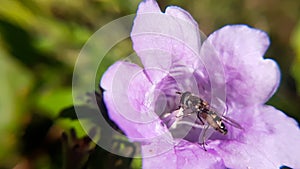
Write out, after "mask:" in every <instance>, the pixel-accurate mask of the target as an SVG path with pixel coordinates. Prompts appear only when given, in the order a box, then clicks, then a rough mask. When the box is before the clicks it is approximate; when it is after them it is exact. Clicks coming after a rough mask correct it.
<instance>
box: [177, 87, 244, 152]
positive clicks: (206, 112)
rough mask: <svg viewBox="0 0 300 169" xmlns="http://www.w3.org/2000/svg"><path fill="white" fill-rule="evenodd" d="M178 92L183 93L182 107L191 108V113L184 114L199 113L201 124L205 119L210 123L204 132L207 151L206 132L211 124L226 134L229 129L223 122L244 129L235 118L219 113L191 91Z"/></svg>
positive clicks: (183, 108)
mask: <svg viewBox="0 0 300 169" xmlns="http://www.w3.org/2000/svg"><path fill="white" fill-rule="evenodd" d="M177 94H180V95H181V98H180V108H181V109H182V110H183V111H185V110H190V113H188V114H185V115H184V116H188V115H190V114H192V113H197V117H198V119H199V120H200V122H201V125H204V124H205V123H204V121H206V123H207V124H208V125H207V126H206V127H205V128H204V133H203V143H202V145H203V148H204V150H205V151H206V148H205V146H204V145H205V133H206V131H207V129H208V128H209V126H211V127H212V128H214V129H215V130H216V131H218V132H220V133H222V134H224V135H226V134H227V132H228V130H227V129H226V126H225V124H224V123H223V122H225V123H227V124H229V125H231V126H233V127H236V128H238V129H243V128H242V126H241V125H239V124H238V123H237V122H235V121H234V120H232V119H230V118H228V117H226V116H223V115H219V114H218V113H217V112H216V111H215V110H213V108H212V107H211V106H210V105H209V103H208V102H207V101H205V100H203V99H201V98H200V97H198V96H195V95H193V94H192V93H191V92H184V93H181V92H177Z"/></svg>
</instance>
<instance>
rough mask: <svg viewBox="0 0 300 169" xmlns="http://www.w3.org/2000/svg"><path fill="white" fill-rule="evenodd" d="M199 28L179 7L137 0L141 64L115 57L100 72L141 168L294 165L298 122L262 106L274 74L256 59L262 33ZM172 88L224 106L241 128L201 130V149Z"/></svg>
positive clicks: (269, 64) (267, 62) (263, 43)
mask: <svg viewBox="0 0 300 169" xmlns="http://www.w3.org/2000/svg"><path fill="white" fill-rule="evenodd" d="M200 35H201V34H200V33H199V30H198V25H197V23H196V22H195V20H194V19H193V18H192V16H191V15H190V14H189V13H188V12H186V11H185V10H183V9H181V8H179V7H175V6H170V7H168V8H167V9H166V11H165V13H162V12H161V10H160V8H159V6H158V5H157V3H156V1H154V0H144V1H143V2H141V3H140V5H139V9H138V11H137V16H136V18H135V21H134V25H133V29H132V33H131V38H132V41H133V47H134V50H135V51H136V53H137V55H138V56H139V58H140V60H141V62H142V64H143V67H140V66H138V65H137V64H134V63H130V62H125V61H118V62H116V63H115V64H113V65H112V66H111V67H110V68H109V69H108V70H107V71H106V73H105V74H104V76H103V77H102V80H101V86H102V87H103V88H104V89H105V92H104V101H105V104H106V106H107V109H108V113H109V116H110V118H111V119H112V120H113V121H114V122H115V123H117V124H118V125H119V127H120V128H121V129H122V130H123V131H124V132H125V134H126V135H127V137H128V138H129V139H131V140H132V141H138V142H140V143H141V148H142V155H143V168H151V169H153V168H155V169H157V168H189V169H192V168H216V169H217V168H279V167H280V166H283V165H285V166H289V167H292V168H297V167H298V168H300V160H299V157H300V146H299V143H300V142H299V141H300V130H299V127H298V124H297V123H296V121H295V120H293V119H291V118H289V117H287V116H286V115H285V114H284V113H282V112H281V111H279V110H277V109H276V108H274V107H272V106H269V105H265V103H266V101H267V100H268V99H269V98H270V97H271V96H272V95H273V94H274V92H275V91H276V89H277V88H278V85H279V81H280V72H279V68H278V66H277V64H276V62H274V61H273V60H271V59H264V58H263V55H264V53H265V51H266V50H267V48H268V46H269V43H270V42H269V38H268V36H267V34H266V33H265V32H263V31H260V30H257V29H253V28H250V27H248V26H245V25H229V26H225V27H223V28H221V29H220V30H217V31H216V32H214V33H213V34H211V35H210V36H209V37H208V38H207V39H206V40H204V39H201V36H200ZM203 41H204V42H203ZM178 91H180V92H184V91H190V92H192V93H193V94H195V95H198V96H201V97H202V98H203V99H205V100H207V101H210V103H211V105H213V106H214V107H215V109H216V110H217V111H218V112H223V111H225V109H226V112H227V114H226V116H228V117H230V118H232V119H234V120H235V121H237V122H238V123H239V124H240V125H241V126H242V127H243V128H244V129H243V130H240V129H236V128H234V127H232V126H230V125H227V126H226V127H227V128H228V134H227V135H222V134H220V133H218V132H214V133H213V134H212V135H211V133H212V131H214V130H209V131H210V132H209V133H210V134H207V135H206V137H208V140H207V141H206V143H207V145H206V149H207V151H205V150H204V149H203V147H202V146H201V145H200V144H199V143H200V142H201V141H200V140H199V139H201V132H202V128H201V127H200V128H197V127H195V126H197V125H194V126H193V125H192V126H190V125H186V124H187V123H189V124H190V123H197V119H195V118H194V119H192V120H188V119H189V118H193V117H195V116H192V115H191V116H190V117H185V118H179V117H178V111H177V110H178V107H179V106H180V103H179V99H180V98H179V97H180V96H179V95H178V94H176V92H178ZM220 100H221V101H220ZM224 105H225V106H224ZM195 120H196V122H195ZM183 122H186V124H183ZM198 126H199V125H198ZM210 135H211V136H210ZM209 136H210V137H209Z"/></svg>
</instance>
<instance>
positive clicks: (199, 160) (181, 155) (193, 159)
mask: <svg viewBox="0 0 300 169" xmlns="http://www.w3.org/2000/svg"><path fill="white" fill-rule="evenodd" d="M156 146H163V145H162V144H157V145H156V144H152V145H145V146H142V149H143V150H144V151H146V150H148V151H149V150H152V151H153V150H155V149H156V148H155V147H156ZM145 147H146V148H145ZM149 147H151V148H149ZM143 168H144V169H148V168H149V169H152V168H155V169H160V168H183V169H185V168H188V169H199V168H203V169H211V168H214V169H224V168H225V166H224V163H223V161H222V159H221V158H220V157H219V156H218V155H217V154H216V152H214V151H204V150H203V148H202V147H201V146H200V145H199V144H195V143H191V142H188V141H185V140H181V141H179V144H178V145H175V146H174V148H173V149H171V150H170V151H168V152H166V153H164V154H158V155H157V156H153V157H149V158H144V159H143Z"/></svg>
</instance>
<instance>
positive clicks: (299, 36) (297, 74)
mask: <svg viewBox="0 0 300 169" xmlns="http://www.w3.org/2000/svg"><path fill="white" fill-rule="evenodd" d="M291 37H292V46H293V48H294V50H295V53H296V58H295V59H294V62H293V63H292V69H291V74H292V76H293V77H294V78H295V80H296V87H297V92H298V94H299V95H300V21H299V23H298V25H297V27H296V29H295V30H294V32H293V34H292V36H291Z"/></svg>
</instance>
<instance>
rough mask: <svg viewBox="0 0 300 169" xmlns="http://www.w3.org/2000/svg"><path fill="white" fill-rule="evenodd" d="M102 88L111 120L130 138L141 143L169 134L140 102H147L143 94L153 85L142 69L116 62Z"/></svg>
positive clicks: (151, 112)
mask: <svg viewBox="0 0 300 169" xmlns="http://www.w3.org/2000/svg"><path fill="white" fill-rule="evenodd" d="M152 74H154V73H153V72H152ZM157 74H159V72H157ZM101 86H102V87H103V88H104V90H105V92H104V101H105V104H106V106H107V109H108V113H109V116H110V118H111V119H112V120H113V121H114V122H116V123H117V124H118V125H119V126H120V128H121V129H122V130H123V131H124V132H125V134H126V135H127V136H128V137H129V139H131V140H139V139H140V140H143V141H144V139H149V138H151V137H156V136H157V135H161V134H164V133H168V132H169V131H168V130H167V129H166V127H165V126H164V125H162V123H161V120H160V119H159V117H158V116H157V115H156V114H155V112H153V111H147V110H148V109H147V105H146V103H145V102H143V101H149V98H146V93H147V92H148V90H150V89H151V88H152V87H151V86H152V82H151V81H150V80H149V79H148V77H147V76H146V75H145V73H144V71H143V69H142V68H140V67H139V66H137V65H135V64H132V63H129V62H116V63H115V64H113V65H112V66H111V67H110V68H109V69H108V70H107V71H106V72H105V74H104V75H103V77H102V80H101ZM154 94H156V93H154ZM152 97H153V98H155V96H152ZM139 99H140V100H139ZM137 100H138V101H137ZM141 101H142V102H141ZM151 101H153V102H155V100H150V101H149V102H150V103H149V104H153V103H151ZM150 107H151V106H150ZM145 131H147V132H145Z"/></svg>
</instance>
